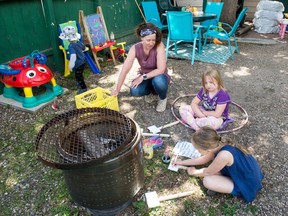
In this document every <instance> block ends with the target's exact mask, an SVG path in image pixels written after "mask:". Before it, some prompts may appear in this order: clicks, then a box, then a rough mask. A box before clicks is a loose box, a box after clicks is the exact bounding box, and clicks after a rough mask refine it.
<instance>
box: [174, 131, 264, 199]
mask: <svg viewBox="0 0 288 216" xmlns="http://www.w3.org/2000/svg"><path fill="white" fill-rule="evenodd" d="M192 144H193V146H194V147H195V148H196V149H197V150H198V151H199V152H200V153H201V155H202V156H201V157H199V158H195V159H188V160H183V161H181V160H177V161H173V162H172V163H173V164H174V165H184V166H191V167H189V168H188V169H187V172H188V174H189V175H193V176H198V177H204V178H203V184H204V187H206V188H207V189H208V190H211V191H215V192H219V193H228V194H232V195H234V196H240V197H242V198H243V199H244V200H245V201H246V202H251V201H253V200H254V199H255V198H256V195H257V193H258V191H260V190H261V189H262V179H263V174H262V172H261V169H260V167H259V164H258V163H257V161H256V160H255V158H254V157H253V156H252V155H251V154H249V152H248V151H247V150H246V149H245V148H243V147H242V146H240V145H239V144H233V143H232V141H231V140H228V139H227V140H223V139H222V138H221V137H220V136H219V135H218V134H217V132H216V131H215V130H214V129H213V128H211V127H208V126H205V127H202V128H201V129H199V130H198V131H196V132H195V133H194V134H193V135H192ZM209 161H212V163H211V164H210V165H209V166H208V167H206V168H202V169H196V168H195V167H194V166H196V165H202V164H206V163H208V162H209Z"/></svg>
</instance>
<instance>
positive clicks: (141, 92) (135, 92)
mask: <svg viewBox="0 0 288 216" xmlns="http://www.w3.org/2000/svg"><path fill="white" fill-rule="evenodd" d="M130 94H131V95H132V96H135V97H141V96H144V95H147V94H149V93H148V92H147V90H146V89H144V88H130Z"/></svg>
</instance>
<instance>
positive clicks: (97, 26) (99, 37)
mask: <svg viewBox="0 0 288 216" xmlns="http://www.w3.org/2000/svg"><path fill="white" fill-rule="evenodd" d="M86 22H87V25H88V28H89V34H90V37H91V40H92V43H93V46H99V45H101V44H104V43H105V42H106V41H107V39H106V36H105V28H104V25H103V23H102V21H101V18H100V15H99V14H92V15H88V16H86Z"/></svg>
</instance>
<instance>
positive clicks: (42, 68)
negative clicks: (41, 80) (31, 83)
mask: <svg viewBox="0 0 288 216" xmlns="http://www.w3.org/2000/svg"><path fill="white" fill-rule="evenodd" d="M37 69H38V70H39V71H40V72H42V73H46V72H47V70H46V68H44V67H37Z"/></svg>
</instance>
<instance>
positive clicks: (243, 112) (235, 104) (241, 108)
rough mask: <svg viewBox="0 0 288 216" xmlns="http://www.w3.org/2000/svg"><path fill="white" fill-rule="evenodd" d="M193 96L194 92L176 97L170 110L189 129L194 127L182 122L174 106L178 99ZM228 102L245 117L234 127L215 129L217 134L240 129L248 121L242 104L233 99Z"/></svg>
mask: <svg viewBox="0 0 288 216" xmlns="http://www.w3.org/2000/svg"><path fill="white" fill-rule="evenodd" d="M194 96H196V94H189V95H184V96H179V97H177V98H176V99H175V100H174V101H173V103H172V106H171V111H172V114H173V116H174V117H175V118H176V119H177V120H178V121H179V122H180V123H181V124H182V125H184V126H185V127H188V128H190V129H192V130H194V129H193V128H191V127H190V126H189V125H188V124H186V123H185V122H183V121H182V119H181V118H179V117H178V116H177V114H176V113H175V111H174V109H176V107H175V104H176V102H177V101H179V100H180V99H182V98H185V97H194ZM230 104H231V105H234V106H235V107H237V108H238V109H239V110H240V111H241V113H242V114H244V117H245V119H244V120H243V121H241V124H240V125H239V126H238V127H235V128H232V129H228V130H219V131H218V130H217V133H219V134H224V133H230V132H234V131H237V130H239V129H241V128H242V127H244V125H246V124H247V122H248V119H249V116H248V113H247V112H246V110H245V109H244V108H243V107H242V106H240V105H239V104H237V103H235V102H234V101H231V103H230Z"/></svg>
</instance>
